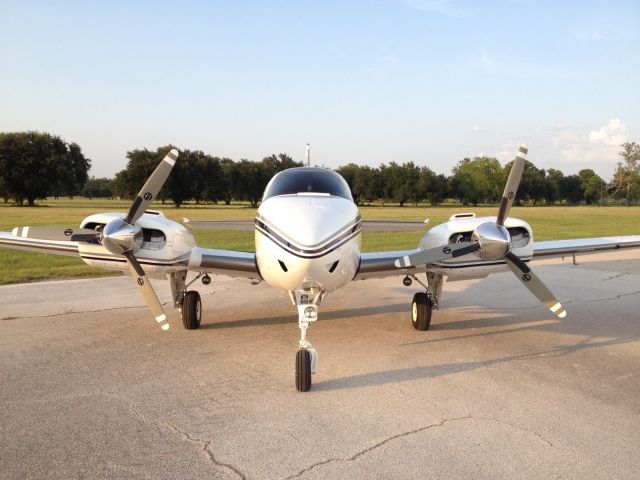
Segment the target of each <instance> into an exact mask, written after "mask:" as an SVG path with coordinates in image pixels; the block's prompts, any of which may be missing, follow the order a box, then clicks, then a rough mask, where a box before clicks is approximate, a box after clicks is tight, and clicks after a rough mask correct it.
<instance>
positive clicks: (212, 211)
mask: <svg viewBox="0 0 640 480" xmlns="http://www.w3.org/2000/svg"><path fill="white" fill-rule="evenodd" d="M129 205H130V202H127V201H120V200H113V201H110V200H88V199H84V198H77V199H74V200H67V199H60V200H48V201H46V202H41V203H39V204H38V206H37V207H35V208H28V207H15V206H12V205H10V204H0V230H1V231H10V230H11V229H12V228H13V227H18V226H24V225H60V226H77V225H79V224H80V221H81V220H82V219H83V218H84V217H86V216H88V215H90V214H92V213H98V212H110V211H122V212H125V211H127V210H128V208H129ZM153 208H154V209H158V210H162V211H163V213H164V214H165V215H166V216H167V217H168V218H171V219H173V220H177V221H182V219H183V218H184V217H187V218H189V219H190V220H242V219H253V218H254V216H255V213H256V210H255V209H253V208H251V207H250V206H249V205H247V204H234V205H230V206H226V205H206V206H199V205H186V206H184V207H182V208H175V207H173V206H171V205H170V204H167V205H162V204H160V203H158V204H154V206H153ZM360 211H361V213H362V217H363V218H364V219H365V220H398V221H408V220H417V221H423V220H424V219H426V218H429V219H430V223H429V227H431V226H434V225H437V224H439V223H442V222H445V221H447V219H448V218H449V217H450V216H451V215H452V214H454V213H460V212H475V213H476V214H477V215H478V216H482V215H495V214H496V212H497V207H487V206H482V207H470V206H440V207H431V206H419V207H403V208H400V207H397V206H391V205H390V206H384V207H371V206H366V207H361V208H360ZM511 216H514V217H518V218H522V219H523V220H526V221H527V222H529V224H530V225H531V227H532V228H533V232H534V236H535V238H536V239H537V240H550V239H564V238H581V237H600V236H606V235H631V234H638V233H640V207H629V208H625V207H514V208H513V209H512V210H511ZM424 230H425V229H419V230H415V231H409V232H406V231H405V232H365V233H364V234H363V250H364V251H366V252H372V251H380V250H401V249H408V248H414V247H415V246H416V245H417V244H418V241H419V240H420V237H421V236H422V235H423V232H424ZM192 232H193V234H194V236H195V237H196V240H197V242H198V245H200V246H203V247H211V248H222V249H237V250H249V251H250V250H253V249H254V244H253V232H252V231H240V230H204V229H192ZM108 275H118V273H116V272H110V271H108V270H101V269H95V268H92V267H89V266H87V265H85V264H84V263H83V262H82V261H81V260H80V259H77V258H73V257H63V256H58V255H45V254H39V253H31V252H22V251H17V250H9V249H4V248H0V285H2V284H8V283H19V282H26V281H35V280H42V279H51V278H56V279H62V278H77V277H95V276H108Z"/></svg>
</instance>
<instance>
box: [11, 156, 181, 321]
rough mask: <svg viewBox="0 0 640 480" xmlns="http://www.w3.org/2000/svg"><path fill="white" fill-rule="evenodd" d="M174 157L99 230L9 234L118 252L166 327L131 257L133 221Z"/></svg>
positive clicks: (138, 232)
mask: <svg viewBox="0 0 640 480" xmlns="http://www.w3.org/2000/svg"><path fill="white" fill-rule="evenodd" d="M177 158H178V151H177V150H176V149H175V148H174V149H172V150H171V151H170V152H169V153H168V154H167V155H166V156H165V157H164V159H163V160H162V161H161V162H160V163H159V164H158V166H157V167H156V169H155V170H154V171H153V173H152V174H151V176H150V177H149V178H148V179H147V181H146V183H145V184H144V186H143V187H142V189H141V190H140V192H139V193H138V195H137V196H136V198H135V200H134V201H133V203H132V204H131V207H130V208H129V212H128V213H127V216H126V217H125V218H114V219H113V220H111V221H110V222H109V223H107V224H106V225H105V226H104V228H103V229H102V231H101V232H98V231H95V230H90V229H87V228H64V227H19V228H14V229H13V231H12V233H13V234H14V235H15V236H18V237H23V238H37V239H41V240H56V241H59V240H64V241H72V242H91V241H93V240H96V239H99V240H100V241H101V243H102V245H103V246H104V247H105V248H106V249H107V250H109V252H111V253H113V254H114V255H122V256H124V257H125V259H126V260H127V265H128V267H129V272H130V273H131V276H132V277H133V278H134V280H135V281H136V284H137V285H138V290H139V291H140V293H141V294H142V296H143V297H144V300H145V302H146V303H147V305H148V306H149V309H150V310H151V313H152V314H153V316H154V317H155V319H156V321H157V322H158V324H159V325H160V328H162V330H168V329H169V323H168V322H167V316H166V315H165V313H164V309H163V308H162V304H161V303H160V300H158V296H157V295H156V292H155V290H154V289H153V287H152V286H151V283H150V282H149V280H148V279H147V276H146V274H145V272H144V269H143V268H142V265H140V262H139V261H138V259H137V258H136V257H135V255H134V252H136V251H137V250H138V249H139V248H140V247H141V246H142V241H143V237H142V228H141V227H140V225H138V224H136V221H137V220H138V219H139V218H140V217H141V216H142V214H143V213H144V211H145V210H146V209H147V207H148V206H149V205H150V204H151V202H152V201H153V199H154V198H155V197H156V196H157V195H158V192H160V189H161V188H162V186H163V185H164V183H165V182H166V181H167V178H168V177H169V174H170V173H171V170H172V169H173V166H174V165H175V163H176V159H177Z"/></svg>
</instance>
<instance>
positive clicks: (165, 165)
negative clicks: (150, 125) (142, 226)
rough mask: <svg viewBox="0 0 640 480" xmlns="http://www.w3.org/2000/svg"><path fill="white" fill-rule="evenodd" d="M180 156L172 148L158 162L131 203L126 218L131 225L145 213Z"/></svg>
mask: <svg viewBox="0 0 640 480" xmlns="http://www.w3.org/2000/svg"><path fill="white" fill-rule="evenodd" d="M177 158H178V150H176V149H175V148H172V149H171V151H170V152H169V153H167V156H166V157H164V159H163V160H162V161H161V162H160V163H159V164H158V166H157V167H156V169H155V170H154V171H153V173H152V174H151V176H150V177H149V178H148V179H147V181H146V183H145V184H144V186H143V187H142V189H141V190H140V192H138V196H137V197H136V199H135V200H134V201H133V203H132V204H131V208H130V209H129V213H128V214H127V217H126V218H125V219H124V221H125V222H127V223H128V224H129V225H133V224H134V223H135V222H136V220H138V219H139V218H140V216H141V215H142V214H143V213H144V211H145V210H146V209H147V207H148V206H149V205H151V202H152V201H153V199H154V198H156V195H158V192H159V191H160V189H161V188H162V186H163V185H164V182H166V181H167V178H168V177H169V174H170V173H171V169H172V168H173V166H174V165H175V163H176V159H177Z"/></svg>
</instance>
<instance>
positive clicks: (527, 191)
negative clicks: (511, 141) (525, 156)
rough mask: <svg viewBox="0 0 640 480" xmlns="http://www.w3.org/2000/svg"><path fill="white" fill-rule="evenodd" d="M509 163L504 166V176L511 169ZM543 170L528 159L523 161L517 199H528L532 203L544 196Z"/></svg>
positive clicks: (506, 175)
mask: <svg viewBox="0 0 640 480" xmlns="http://www.w3.org/2000/svg"><path fill="white" fill-rule="evenodd" d="M512 164H513V162H511V163H509V164H508V165H507V166H506V167H505V178H508V176H509V172H510V171H511V165H512ZM544 177H545V172H544V170H540V169H539V168H537V167H536V166H535V165H534V164H533V163H531V162H530V161H528V160H525V162H524V170H523V172H522V179H521V180H520V185H519V186H518V193H516V201H517V200H525V201H526V200H530V201H531V203H533V205H535V204H536V203H538V202H539V201H540V200H542V199H543V198H544V195H545V181H544Z"/></svg>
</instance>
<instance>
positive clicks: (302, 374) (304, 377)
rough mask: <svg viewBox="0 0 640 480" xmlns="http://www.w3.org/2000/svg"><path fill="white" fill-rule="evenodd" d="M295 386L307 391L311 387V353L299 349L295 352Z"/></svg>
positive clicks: (299, 389) (300, 390)
mask: <svg viewBox="0 0 640 480" xmlns="http://www.w3.org/2000/svg"><path fill="white" fill-rule="evenodd" d="M296 388H297V389H298V391H299V392H308V391H309V389H310V388H311V353H309V350H303V349H300V350H298V352H297V353H296Z"/></svg>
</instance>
